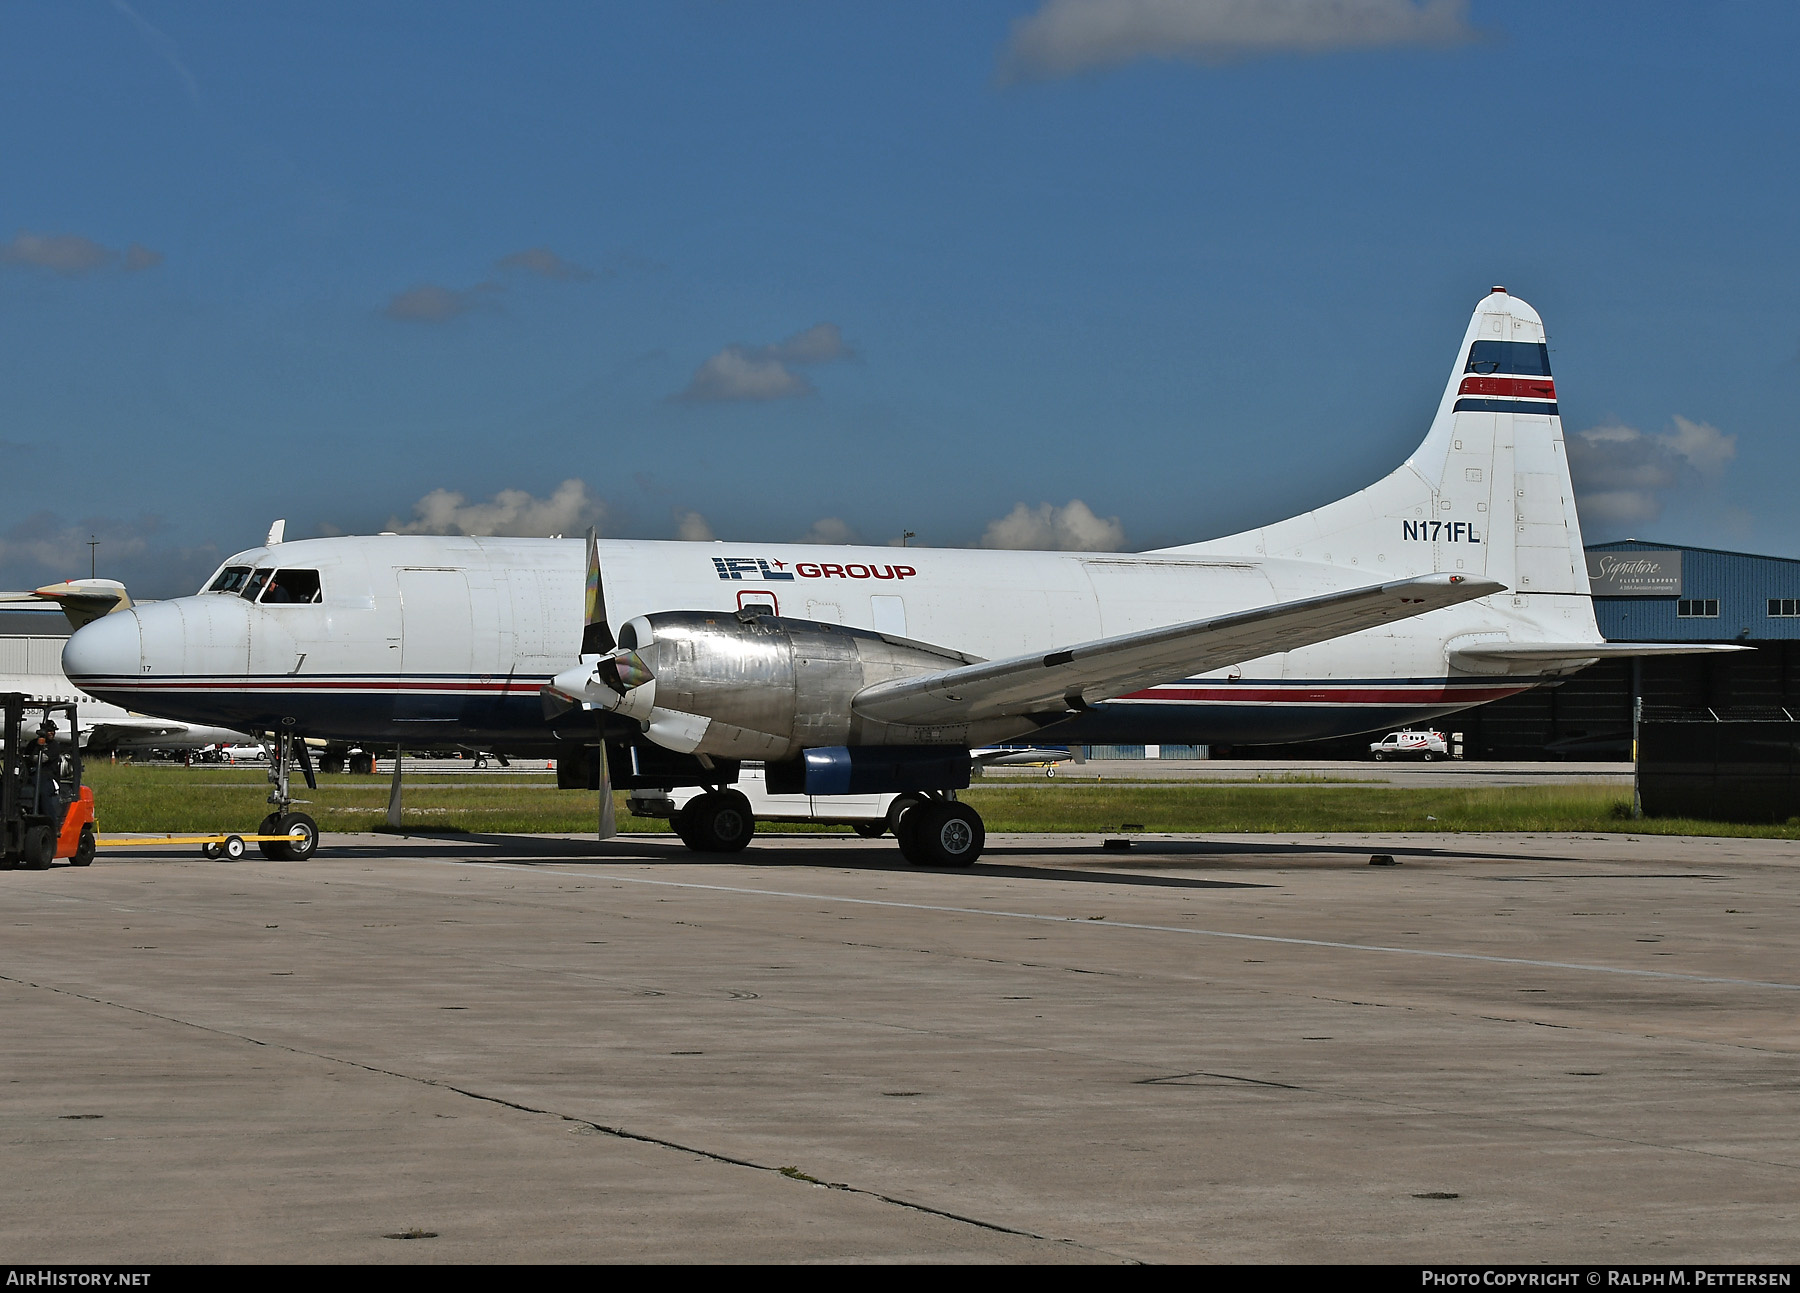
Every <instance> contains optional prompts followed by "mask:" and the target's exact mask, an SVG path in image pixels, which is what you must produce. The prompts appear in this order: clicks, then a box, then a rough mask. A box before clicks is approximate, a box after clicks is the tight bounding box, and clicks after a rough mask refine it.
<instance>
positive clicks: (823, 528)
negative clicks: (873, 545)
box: [800, 516, 862, 544]
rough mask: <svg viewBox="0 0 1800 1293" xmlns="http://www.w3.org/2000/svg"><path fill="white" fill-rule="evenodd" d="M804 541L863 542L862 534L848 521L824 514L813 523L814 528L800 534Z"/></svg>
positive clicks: (801, 540)
mask: <svg viewBox="0 0 1800 1293" xmlns="http://www.w3.org/2000/svg"><path fill="white" fill-rule="evenodd" d="M800 542H802V543H833V544H839V543H861V542H862V536H861V535H860V534H858V533H857V532H856V531H855V530H854V529H852V528H851V526H850V523H849V522H848V521H844V520H841V519H839V518H838V517H835V516H822V517H820V518H819V519H818V520H816V521H814V522H813V523H812V529H810V530H808V531H807V532H806V533H805V534H803V535H801V536H800Z"/></svg>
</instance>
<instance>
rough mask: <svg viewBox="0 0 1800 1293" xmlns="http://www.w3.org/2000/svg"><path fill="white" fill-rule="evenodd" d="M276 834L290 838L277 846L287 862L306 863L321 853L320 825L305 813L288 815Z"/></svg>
mask: <svg viewBox="0 0 1800 1293" xmlns="http://www.w3.org/2000/svg"><path fill="white" fill-rule="evenodd" d="M275 833H276V834H278V835H285V836H287V837H288V838H287V839H286V841H284V842H278V843H277V844H276V845H275V847H276V848H278V849H281V850H283V852H282V855H281V856H282V858H283V860H285V861H288V862H304V861H306V860H307V859H308V858H310V857H311V856H312V855H313V854H315V853H317V852H318V851H319V824H318V823H317V822H315V821H314V820H313V819H312V818H310V817H308V816H307V815H306V814H305V813H289V814H287V816H285V817H283V818H281V820H280V824H279V825H277V826H276V828H275Z"/></svg>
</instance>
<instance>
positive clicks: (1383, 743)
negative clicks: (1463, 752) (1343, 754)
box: [1369, 732, 1450, 763]
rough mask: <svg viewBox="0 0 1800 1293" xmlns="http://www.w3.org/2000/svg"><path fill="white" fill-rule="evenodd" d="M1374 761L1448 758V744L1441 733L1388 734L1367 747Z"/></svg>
mask: <svg viewBox="0 0 1800 1293" xmlns="http://www.w3.org/2000/svg"><path fill="white" fill-rule="evenodd" d="M1369 753H1370V754H1371V755H1373V756H1374V757H1375V758H1376V759H1378V760H1379V759H1423V760H1425V762H1427V763H1430V762H1431V761H1432V760H1433V759H1447V758H1449V757H1450V742H1449V741H1447V740H1445V739H1444V734H1443V733H1442V732H1389V733H1388V734H1387V735H1386V736H1384V737H1382V738H1381V739H1380V740H1379V741H1375V742H1373V743H1372V744H1371V745H1370V746H1369Z"/></svg>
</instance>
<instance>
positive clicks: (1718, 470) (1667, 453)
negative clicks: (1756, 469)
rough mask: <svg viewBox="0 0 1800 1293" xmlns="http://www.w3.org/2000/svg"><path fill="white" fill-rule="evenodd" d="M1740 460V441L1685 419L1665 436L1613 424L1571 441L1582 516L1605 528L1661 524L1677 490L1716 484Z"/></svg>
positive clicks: (1678, 420)
mask: <svg viewBox="0 0 1800 1293" xmlns="http://www.w3.org/2000/svg"><path fill="white" fill-rule="evenodd" d="M1736 456H1737V437H1736V436H1734V435H1726V434H1725V433H1724V432H1722V431H1720V430H1719V428H1718V427H1716V426H1713V425H1711V424H1710V423H1706V422H1692V421H1689V420H1688V419H1687V418H1684V417H1681V416H1680V415H1677V416H1676V417H1675V419H1674V425H1673V427H1672V429H1671V430H1668V431H1664V432H1660V433H1646V432H1643V431H1639V430H1637V429H1636V428H1635V427H1628V426H1624V425H1622V424H1620V423H1609V424H1607V425H1605V426H1597V427H1594V428H1592V429H1590V430H1587V431H1578V432H1576V433H1575V434H1574V435H1572V436H1570V437H1569V475H1570V477H1571V478H1572V480H1573V482H1574V485H1575V496H1576V501H1577V503H1578V504H1579V506H1580V508H1581V515H1582V517H1583V518H1584V519H1586V520H1588V521H1592V522H1599V523H1601V524H1603V525H1605V524H1612V525H1642V524H1646V523H1648V522H1651V521H1655V520H1657V519H1658V518H1659V517H1661V516H1662V513H1663V505H1664V503H1665V502H1666V501H1667V499H1668V495H1669V493H1670V492H1671V491H1672V490H1675V489H1678V488H1691V487H1694V486H1696V485H1712V484H1716V483H1717V482H1718V481H1719V479H1720V478H1721V477H1722V476H1723V475H1724V474H1725V468H1726V467H1727V466H1728V465H1729V464H1730V462H1731V460H1732V459H1733V458H1735V457H1736Z"/></svg>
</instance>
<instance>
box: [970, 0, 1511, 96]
mask: <svg viewBox="0 0 1800 1293" xmlns="http://www.w3.org/2000/svg"><path fill="white" fill-rule="evenodd" d="M1468 13H1469V6H1468V0H1423V3H1415V0H1045V2H1044V4H1043V6H1042V7H1041V8H1039V9H1038V11H1037V12H1036V13H1034V14H1031V15H1029V16H1027V17H1024V18H1020V19H1018V20H1016V21H1015V22H1014V23H1013V29H1012V37H1011V39H1010V40H1009V41H1008V42H1007V46H1006V50H1005V52H1004V53H1003V54H1002V56H1001V68H1002V75H1003V77H1004V78H1005V79H1008V80H1022V79H1032V78H1049V77H1057V76H1070V75H1073V74H1075V73H1078V72H1087V71H1092V70H1094V69H1096V68H1111V67H1118V66H1120V65H1122V64H1125V63H1130V62H1133V61H1135V60H1137V59H1141V58H1162V59H1183V60H1186V61H1188V62H1194V63H1206V64H1213V65H1217V64H1221V63H1231V62H1239V61H1242V60H1244V59H1251V58H1263V57H1268V56H1270V55H1276V54H1326V53H1332V52H1335V51H1339V50H1350V49H1375V48H1379V47H1383V46H1394V45H1426V46H1440V47H1441V46H1450V45H1459V44H1463V43H1466V42H1468V41H1470V40H1473V39H1475V38H1476V35H1477V33H1476V32H1475V30H1474V29H1473V28H1472V27H1470V26H1469V21H1468Z"/></svg>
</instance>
